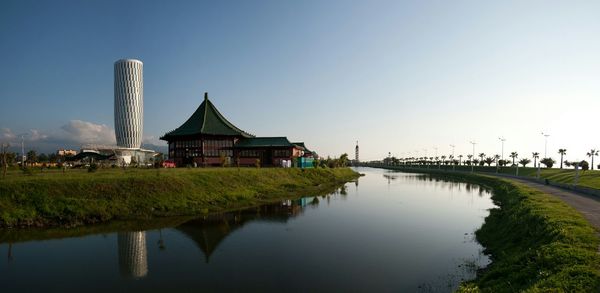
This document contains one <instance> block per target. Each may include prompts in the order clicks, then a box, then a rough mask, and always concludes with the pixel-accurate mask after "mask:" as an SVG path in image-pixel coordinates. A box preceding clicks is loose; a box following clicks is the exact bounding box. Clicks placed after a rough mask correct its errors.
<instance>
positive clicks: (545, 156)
mask: <svg viewBox="0 0 600 293" xmlns="http://www.w3.org/2000/svg"><path fill="white" fill-rule="evenodd" d="M542 135H543V136H544V158H547V157H548V136H550V134H548V133H544V132H543V131H542Z"/></svg>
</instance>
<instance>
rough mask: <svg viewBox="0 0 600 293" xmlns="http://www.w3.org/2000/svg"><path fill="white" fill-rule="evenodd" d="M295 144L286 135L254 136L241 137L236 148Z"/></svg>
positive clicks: (291, 145)
mask: <svg viewBox="0 0 600 293" xmlns="http://www.w3.org/2000/svg"><path fill="white" fill-rule="evenodd" d="M293 146H294V145H293V144H292V143H291V142H290V141H289V140H288V139H287V137H285V136H281V137H252V138H244V139H240V140H239V141H238V142H237V143H236V144H235V147H236V148H257V147H293Z"/></svg>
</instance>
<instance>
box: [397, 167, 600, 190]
mask: <svg viewBox="0 0 600 293" xmlns="http://www.w3.org/2000/svg"><path fill="white" fill-rule="evenodd" d="M393 168H396V169H402V166H393ZM438 168H439V169H438ZM410 169H411V170H414V169H416V170H425V171H427V170H441V171H452V170H455V171H463V172H471V167H470V166H454V168H453V167H452V166H451V165H441V166H439V167H438V166H437V165H436V166H429V167H427V166H414V167H412V168H410ZM473 169H474V171H475V172H479V173H496V171H498V173H500V174H507V175H517V168H516V167H500V168H498V169H496V167H494V166H475V167H474V168H473ZM409 171H410V170H409ZM518 175H519V176H523V177H536V176H537V168H531V167H525V168H524V167H519V172H518ZM540 177H541V178H542V179H548V180H550V181H552V182H558V183H565V184H573V183H574V179H575V169H556V168H555V169H549V168H541V169H540ZM577 185H578V186H582V187H588V188H594V189H600V170H587V171H582V170H579V180H578V182H577Z"/></svg>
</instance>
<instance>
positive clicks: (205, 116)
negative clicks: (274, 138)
mask: <svg viewBox="0 0 600 293" xmlns="http://www.w3.org/2000/svg"><path fill="white" fill-rule="evenodd" d="M196 134H211V135H240V136H242V137H254V136H253V135H252V134H249V133H247V132H245V131H243V130H241V129H239V128H237V127H235V125H233V124H232V123H231V122H229V121H227V119H225V117H223V115H221V113H219V110H217V108H216V107H215V105H213V103H212V102H211V101H210V100H209V99H208V93H204V102H202V104H200V106H199V107H198V109H196V112H194V114H192V116H191V117H190V118H189V119H188V120H187V121H185V123H183V124H182V125H181V126H179V127H178V128H177V129H175V130H173V131H171V132H168V133H166V134H165V135H163V136H162V137H161V138H160V139H162V140H169V139H170V138H173V137H177V136H187V135H196Z"/></svg>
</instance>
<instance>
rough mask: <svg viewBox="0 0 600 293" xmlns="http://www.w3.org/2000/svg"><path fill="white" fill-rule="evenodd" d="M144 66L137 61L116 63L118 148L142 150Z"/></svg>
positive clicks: (116, 128) (127, 60) (126, 60)
mask: <svg viewBox="0 0 600 293" xmlns="http://www.w3.org/2000/svg"><path fill="white" fill-rule="evenodd" d="M143 66H144V64H143V63H142V61H140V60H136V59H121V60H119V61H117V62H115V135H116V137H117V146H119V147H124V148H135V149H137V148H140V146H141V144H142V132H143V127H144V78H143Z"/></svg>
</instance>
